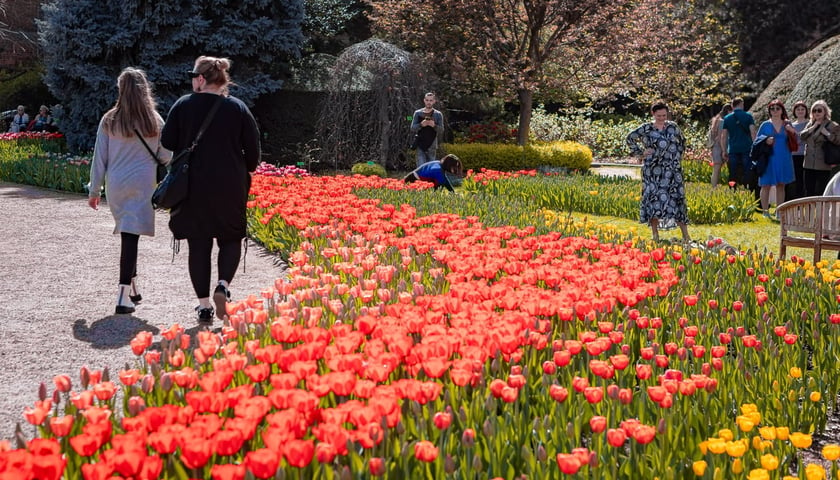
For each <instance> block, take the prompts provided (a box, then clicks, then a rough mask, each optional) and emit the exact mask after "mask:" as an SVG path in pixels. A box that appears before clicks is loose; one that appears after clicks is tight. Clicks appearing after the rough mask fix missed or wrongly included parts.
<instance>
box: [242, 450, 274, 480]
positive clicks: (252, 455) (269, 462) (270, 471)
mask: <svg viewBox="0 0 840 480" xmlns="http://www.w3.org/2000/svg"><path fill="white" fill-rule="evenodd" d="M244 463H245V466H246V467H248V470H250V471H251V473H253V474H254V476H255V477H257V478H271V477H273V476H274V474H275V473H277V467H278V465H279V464H280V457H279V456H278V455H277V453H276V452H274V451H273V450H271V449H269V448H259V449H257V450H252V451H250V452H248V453H246V454H245V462H244Z"/></svg>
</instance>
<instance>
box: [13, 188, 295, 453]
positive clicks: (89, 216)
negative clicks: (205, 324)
mask: <svg viewBox="0 0 840 480" xmlns="http://www.w3.org/2000/svg"><path fill="white" fill-rule="evenodd" d="M0 212H2V222H0V239H2V248H0V439H3V438H11V436H12V435H13V434H14V427H15V424H16V423H17V422H23V416H22V412H23V409H24V407H25V406H28V405H32V404H33V402H34V401H35V400H37V399H38V398H37V394H38V386H39V384H40V383H41V382H45V383H46V385H47V390H48V392H49V394H50V395H51V394H52V391H53V389H54V387H53V383H52V378H53V377H54V376H55V375H58V374H62V373H64V374H69V375H70V376H71V378H72V379H73V384H74V389H76V390H77V391H78V390H79V389H80V388H81V385H80V383H79V369H80V368H81V367H82V366H87V367H88V368H90V369H101V368H104V367H108V368H109V369H110V372H111V379H112V380H114V381H118V380H117V372H118V371H119V370H120V369H121V368H124V367H125V365H126V364H128V365H132V366H133V365H135V358H136V357H135V356H134V355H133V354H132V353H131V349H130V348H129V346H128V344H129V341H130V340H131V339H132V338H133V337H134V335H135V334H136V333H137V332H138V331H140V330H149V331H152V332H154V333H158V332H159V331H160V329H163V328H167V327H169V326H170V325H172V324H174V323H176V322H178V323H181V324H182V325H184V326H185V327H187V329H188V333H192V334H194V333H195V332H196V331H197V330H198V328H197V324H196V322H195V320H194V312H193V308H194V307H195V305H197V301H196V300H195V298H194V294H193V292H192V286H191V284H190V281H189V276H188V274H187V266H186V265H187V246H186V242H182V249H181V253H180V254H178V255H176V256H175V260H174V262H173V260H172V250H171V247H170V246H171V243H170V242H171V238H172V237H171V235H170V233H169V229H168V228H167V226H166V222H167V220H168V215H167V214H165V213H158V214H157V218H156V230H157V236H155V237H151V238H150V237H141V239H140V255H139V261H138V272H139V284H140V287H141V293H142V294H143V302H142V304H141V305H139V306H138V308H137V311H136V312H135V313H134V314H133V315H130V316H129V315H113V311H114V304H115V300H116V289H117V285H116V284H117V277H118V269H119V265H118V263H119V236H117V235H113V234H112V232H113V229H114V221H113V217H112V216H111V213H110V211H109V210H108V207H107V204H106V203H104V202H103V205H102V206H100V209H99V210H98V211H94V210H92V209H91V208H90V207H88V205H87V199H86V198H85V197H83V196H80V195H72V194H66V193H59V192H53V191H50V190H44V189H40V188H36V187H30V186H24V185H17V184H11V183H3V182H0ZM275 258H276V257H274V256H271V255H268V254H266V252H265V251H264V250H263V249H262V248H260V247H257V246H255V245H253V244H251V245H249V248H248V253H247V256H246V259H245V261H246V262H245V269H244V271H243V265H242V264H241V263H240V267H239V270H238V272H237V275H236V278H234V281H233V284H232V285H231V292H232V294H233V297H234V300H236V299H240V298H244V297H245V296H247V295H248V294H259V292H260V289H262V288H265V287H268V286H272V285H274V279H275V278H277V277H280V276H282V274H283V271H282V268H280V267H279V266H277V265H276V264H275ZM214 271H215V261H214ZM215 326H216V327H219V326H221V324H220V322H218V321H217V322H216V323H215ZM22 426H23V427H24V433H25V435H26V437H27V438H32V436H33V432H34V428H33V427H32V426H30V425H28V424H25V422H24V424H23V425H22Z"/></svg>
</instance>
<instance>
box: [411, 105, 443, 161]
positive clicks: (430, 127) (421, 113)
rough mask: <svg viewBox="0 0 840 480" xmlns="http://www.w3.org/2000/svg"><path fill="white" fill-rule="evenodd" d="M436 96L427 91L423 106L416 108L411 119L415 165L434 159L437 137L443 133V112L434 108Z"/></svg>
mask: <svg viewBox="0 0 840 480" xmlns="http://www.w3.org/2000/svg"><path fill="white" fill-rule="evenodd" d="M435 103H437V96H436V95H435V94H434V93H432V92H429V93H427V94H426V95H425V96H424V97H423V105H424V106H423V108H421V109H419V110H416V111H415V112H414V116H413V117H412V120H411V133H413V134H414V135H415V142H414V143H415V146H416V147H417V166H418V167H419V166H420V165H423V164H424V163H426V162H431V161H434V160H435V159H436V158H437V157H436V156H435V154H436V153H437V144H438V142H437V139H438V136H439V135H441V134H442V133H443V113H441V112H440V111H439V110H435V108H434V106H435Z"/></svg>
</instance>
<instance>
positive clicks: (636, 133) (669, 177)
mask: <svg viewBox="0 0 840 480" xmlns="http://www.w3.org/2000/svg"><path fill="white" fill-rule="evenodd" d="M650 111H651V113H652V115H653V122H650V123H645V124H643V125H642V126H640V127H639V128H637V129H635V130H633V131H632V132H630V134H629V135H627V145H628V146H629V147H630V151H631V153H632V155H634V156H639V157H641V158H642V160H643V162H644V163H643V164H642V201H641V204H640V207H641V208H640V210H641V215H640V219H639V221H640V222H641V223H647V224H649V225H650V230H651V233H652V234H653V241H654V242H658V241H659V229H660V228H662V229H663V230H666V229H670V228H674V226H679V227H680V230H681V231H682V237H683V240H685V241H686V242H688V241H690V240H691V238H690V237H689V235H688V227H687V226H686V224H687V223H688V213H687V209H686V203H685V184H684V182H683V172H682V166H681V165H680V161H681V160H682V154H683V151H685V139H684V138H683V135H682V132H680V129H679V128H678V127H677V124H676V123H674V122H671V121H669V120H668V113H669V111H668V106H667V105H666V104H665V103H664V102H656V103H654V104H653V106H651V108H650Z"/></svg>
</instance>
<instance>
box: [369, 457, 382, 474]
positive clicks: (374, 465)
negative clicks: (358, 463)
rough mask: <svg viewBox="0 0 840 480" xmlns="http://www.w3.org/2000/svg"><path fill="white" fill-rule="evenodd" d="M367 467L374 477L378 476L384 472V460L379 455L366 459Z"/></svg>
mask: <svg viewBox="0 0 840 480" xmlns="http://www.w3.org/2000/svg"><path fill="white" fill-rule="evenodd" d="M368 469H369V470H370V474H371V475H373V476H374V477H379V476H381V475H384V474H385V460H384V459H382V458H380V457H374V458H371V459H370V460H368Z"/></svg>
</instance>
